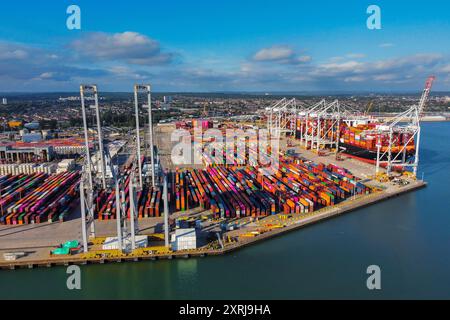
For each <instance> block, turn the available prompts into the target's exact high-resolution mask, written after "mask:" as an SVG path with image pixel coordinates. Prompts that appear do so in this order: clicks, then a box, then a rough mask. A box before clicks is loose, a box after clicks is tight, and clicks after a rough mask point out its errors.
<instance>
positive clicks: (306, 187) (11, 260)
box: [0, 77, 434, 269]
mask: <svg viewBox="0 0 450 320" xmlns="http://www.w3.org/2000/svg"><path fill="white" fill-rule="evenodd" d="M433 80H434V77H430V78H428V79H427V81H426V84H425V88H424V90H423V94H422V96H421V98H420V100H419V101H417V104H415V105H412V106H411V107H410V108H409V109H407V110H406V111H404V112H402V113H400V114H398V115H397V116H395V117H391V118H389V119H385V120H384V121H381V120H380V119H376V118H374V117H371V116H370V115H368V114H362V113H361V112H358V111H356V110H354V109H353V108H351V107H349V106H346V105H344V104H341V103H340V102H339V101H338V100H335V101H331V102H330V101H326V100H321V101H320V102H318V103H316V104H314V105H306V104H304V103H303V102H302V101H300V100H296V99H286V98H284V99H281V100H280V101H278V102H277V103H275V104H274V105H273V106H272V107H270V108H266V109H264V110H259V111H258V112H257V113H255V114H251V115H248V116H241V117H236V118H235V119H229V118H221V117H208V114H207V113H206V112H205V114H204V117H202V118H201V119H186V120H182V121H176V122H172V123H159V124H155V122H154V121H153V119H152V115H153V111H152V96H151V95H152V92H151V86H150V85H135V86H134V106H135V125H136V128H135V129H134V130H131V131H129V132H127V133H124V134H120V135H117V134H115V135H114V138H111V137H110V136H108V137H107V135H106V134H105V132H104V128H102V121H101V117H100V114H101V113H100V109H101V105H100V104H99V98H98V95H99V92H98V88H97V86H96V85H81V86H80V102H81V110H82V115H83V128H82V130H81V131H80V133H79V136H74V137H71V138H68V139H57V138H53V139H48V140H46V141H45V142H42V141H40V142H33V141H30V142H20V143H18V142H5V143H3V142H2V143H1V144H0V157H1V161H2V163H1V164H0V195H1V197H0V237H1V241H0V267H1V268H5V269H14V268H18V267H26V268H32V267H34V266H53V265H68V264H87V263H105V262H120V261H138V260H146V259H152V260H154V259H172V258H176V257H180V258H188V257H194V256H208V255H218V254H223V253H227V252H230V251H232V250H236V249H238V248H241V247H243V246H247V245H250V244H252V243H255V242H259V241H261V240H264V239H267V238H270V237H273V236H276V235H279V234H283V233H285V232H288V231H291V230H294V229H298V228H300V227H303V226H306V225H308V224H311V223H315V222H318V221H321V220H323V219H327V218H330V217H333V216H336V215H340V214H343V213H345V212H349V211H351V210H354V209H357V208H360V207H363V206H367V205H370V204H372V203H375V202H378V201H382V200H385V199H388V198H391V197H395V196H397V195H400V194H402V193H405V192H410V191H412V190H415V189H418V188H421V187H424V186H426V182H424V181H423V179H420V177H417V168H418V166H419V155H420V134H421V132H420V130H421V129H420V122H421V117H422V114H423V110H424V108H425V106H426V102H427V99H428V96H429V93H430V90H431V87H432V83H433ZM91 103H92V105H88V104H91ZM142 114H144V115H145V117H146V118H147V121H148V122H146V124H145V123H143V124H141V123H140V122H141V121H140V119H141V117H140V115H142ZM199 132H200V134H199ZM229 132H232V141H233V143H231V144H228V140H227V143H221V142H220V141H219V140H220V139H218V138H217V137H218V136H226V135H227V133H229ZM240 132H245V135H244V136H239V133H240ZM252 132H254V133H255V135H252ZM261 132H263V133H265V134H267V136H269V137H270V139H269V143H268V144H267V145H265V144H262V145H261V143H260V142H261V135H259V134H260V133H261ZM212 133H214V134H212ZM174 136H176V137H177V138H176V139H174ZM214 137H215V138H214ZM242 137H243V139H242ZM239 139H241V140H239ZM237 140H239V141H240V143H241V144H239V143H237V146H236V144H235V142H236V141H237ZM180 141H183V142H184V145H187V146H189V148H187V149H186V148H185V149H183V148H181V149H180V148H177V144H178V143H179V142H180ZM271 141H275V142H276V143H275V145H274V144H272V143H271ZM191 146H192V148H191ZM191 151H193V154H190V156H188V154H187V153H188V152H189V153H191ZM191 156H193V158H196V160H197V161H184V162H179V160H180V159H187V158H189V159H190V158H191ZM274 159H276V161H275V162H274V161H273V160H274Z"/></svg>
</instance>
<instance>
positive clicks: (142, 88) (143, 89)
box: [134, 84, 156, 188]
mask: <svg viewBox="0 0 450 320" xmlns="http://www.w3.org/2000/svg"><path fill="white" fill-rule="evenodd" d="M139 93H144V94H146V98H147V101H146V102H147V104H144V105H143V108H148V134H149V153H150V171H151V172H150V174H151V181H152V186H153V187H154V186H156V181H155V174H156V169H155V154H154V144H153V117H152V116H153V115H152V91H151V86H150V85H149V84H137V85H135V86H134V106H135V114H136V115H135V116H136V141H137V152H138V155H137V157H138V161H139V162H138V163H139V164H138V166H139V175H140V178H139V185H140V186H141V188H142V171H141V170H142V163H141V144H140V135H139V130H140V127H139V99H138V98H139V97H138V95H139ZM144 136H145V135H144Z"/></svg>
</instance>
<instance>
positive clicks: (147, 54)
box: [70, 31, 173, 65]
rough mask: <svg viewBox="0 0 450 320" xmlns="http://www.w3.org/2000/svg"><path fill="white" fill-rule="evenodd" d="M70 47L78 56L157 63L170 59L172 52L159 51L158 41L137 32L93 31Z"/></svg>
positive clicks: (142, 63)
mask: <svg viewBox="0 0 450 320" xmlns="http://www.w3.org/2000/svg"><path fill="white" fill-rule="evenodd" d="M70 47H71V48H72V49H74V50H75V51H76V52H77V53H78V54H79V55H80V56H82V57H85V58H91V59H94V60H103V61H125V62H127V63H130V64H139V65H159V64H166V63H169V62H171V61H172V59H173V54H172V53H163V52H161V47H160V44H159V42H158V41H156V40H153V39H151V38H149V37H147V36H145V35H142V34H139V33H137V32H130V31H127V32H123V33H115V34H109V33H103V32H94V33H90V34H88V35H87V36H84V37H83V38H81V39H78V40H75V41H73V42H72V43H71V45H70Z"/></svg>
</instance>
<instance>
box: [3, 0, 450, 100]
mask: <svg viewBox="0 0 450 320" xmlns="http://www.w3.org/2000/svg"><path fill="white" fill-rule="evenodd" d="M73 4H74V5H78V6H79V7H80V9H81V30H69V29H68V28H67V26H66V20H67V18H68V17H69V15H68V14H67V13H66V10H67V8H68V7H69V6H70V5H73ZM372 4H375V5H377V6H379V8H380V9H381V29H380V30H370V29H368V28H367V26H366V20H367V18H368V17H369V16H370V14H368V13H367V12H366V10H367V8H368V7H369V5H372ZM1 8H2V10H1V11H2V17H1V18H2V22H1V23H0V92H17V91H23V92H75V91H76V90H77V88H78V86H79V84H80V83H97V84H98V85H99V88H101V90H102V91H122V92H123V91H130V90H131V89H130V88H131V86H132V84H134V83H136V82H143V83H144V82H148V83H151V84H152V85H153V89H154V90H155V91H158V92H227V91H228V92H320V91H322V92H361V91H364V92H383V91H387V92H401V91H406V92H414V91H418V92H419V91H420V90H421V89H422V87H423V84H424V82H425V79H426V77H427V76H428V75H430V74H434V75H436V77H437V80H436V83H435V87H434V89H433V91H450V42H449V41H448V35H449V34H450V20H449V19H448V12H449V11H450V3H448V2H446V1H438V0H434V1H429V2H426V3H423V2H419V1H413V2H407V1H395V2H394V1H373V2H365V1H357V0H351V1H345V2H342V3H339V2H335V1H322V2H314V3H303V2H300V1H262V0H260V1H255V0H247V1H238V0H228V1H223V2H217V1H216V2H211V1H193V2H186V1H170V0H169V1H146V2H140V3H139V4H133V3H129V2H119V1H115V2H108V1H95V2H94V1H65V0H64V1H58V2H53V1H46V2H44V1H40V2H32V1H24V2H20V3H14V2H8V3H2V5H1Z"/></svg>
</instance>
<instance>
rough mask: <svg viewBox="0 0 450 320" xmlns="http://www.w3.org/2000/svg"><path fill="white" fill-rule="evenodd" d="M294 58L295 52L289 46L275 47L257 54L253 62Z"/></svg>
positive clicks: (264, 49)
mask: <svg viewBox="0 0 450 320" xmlns="http://www.w3.org/2000/svg"><path fill="white" fill-rule="evenodd" d="M293 56H294V50H292V49H291V48H289V47H287V46H273V47H270V48H263V49H261V50H259V51H258V52H256V53H255V55H254V56H253V60H255V61H277V60H284V59H290V58H292V57H293Z"/></svg>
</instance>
